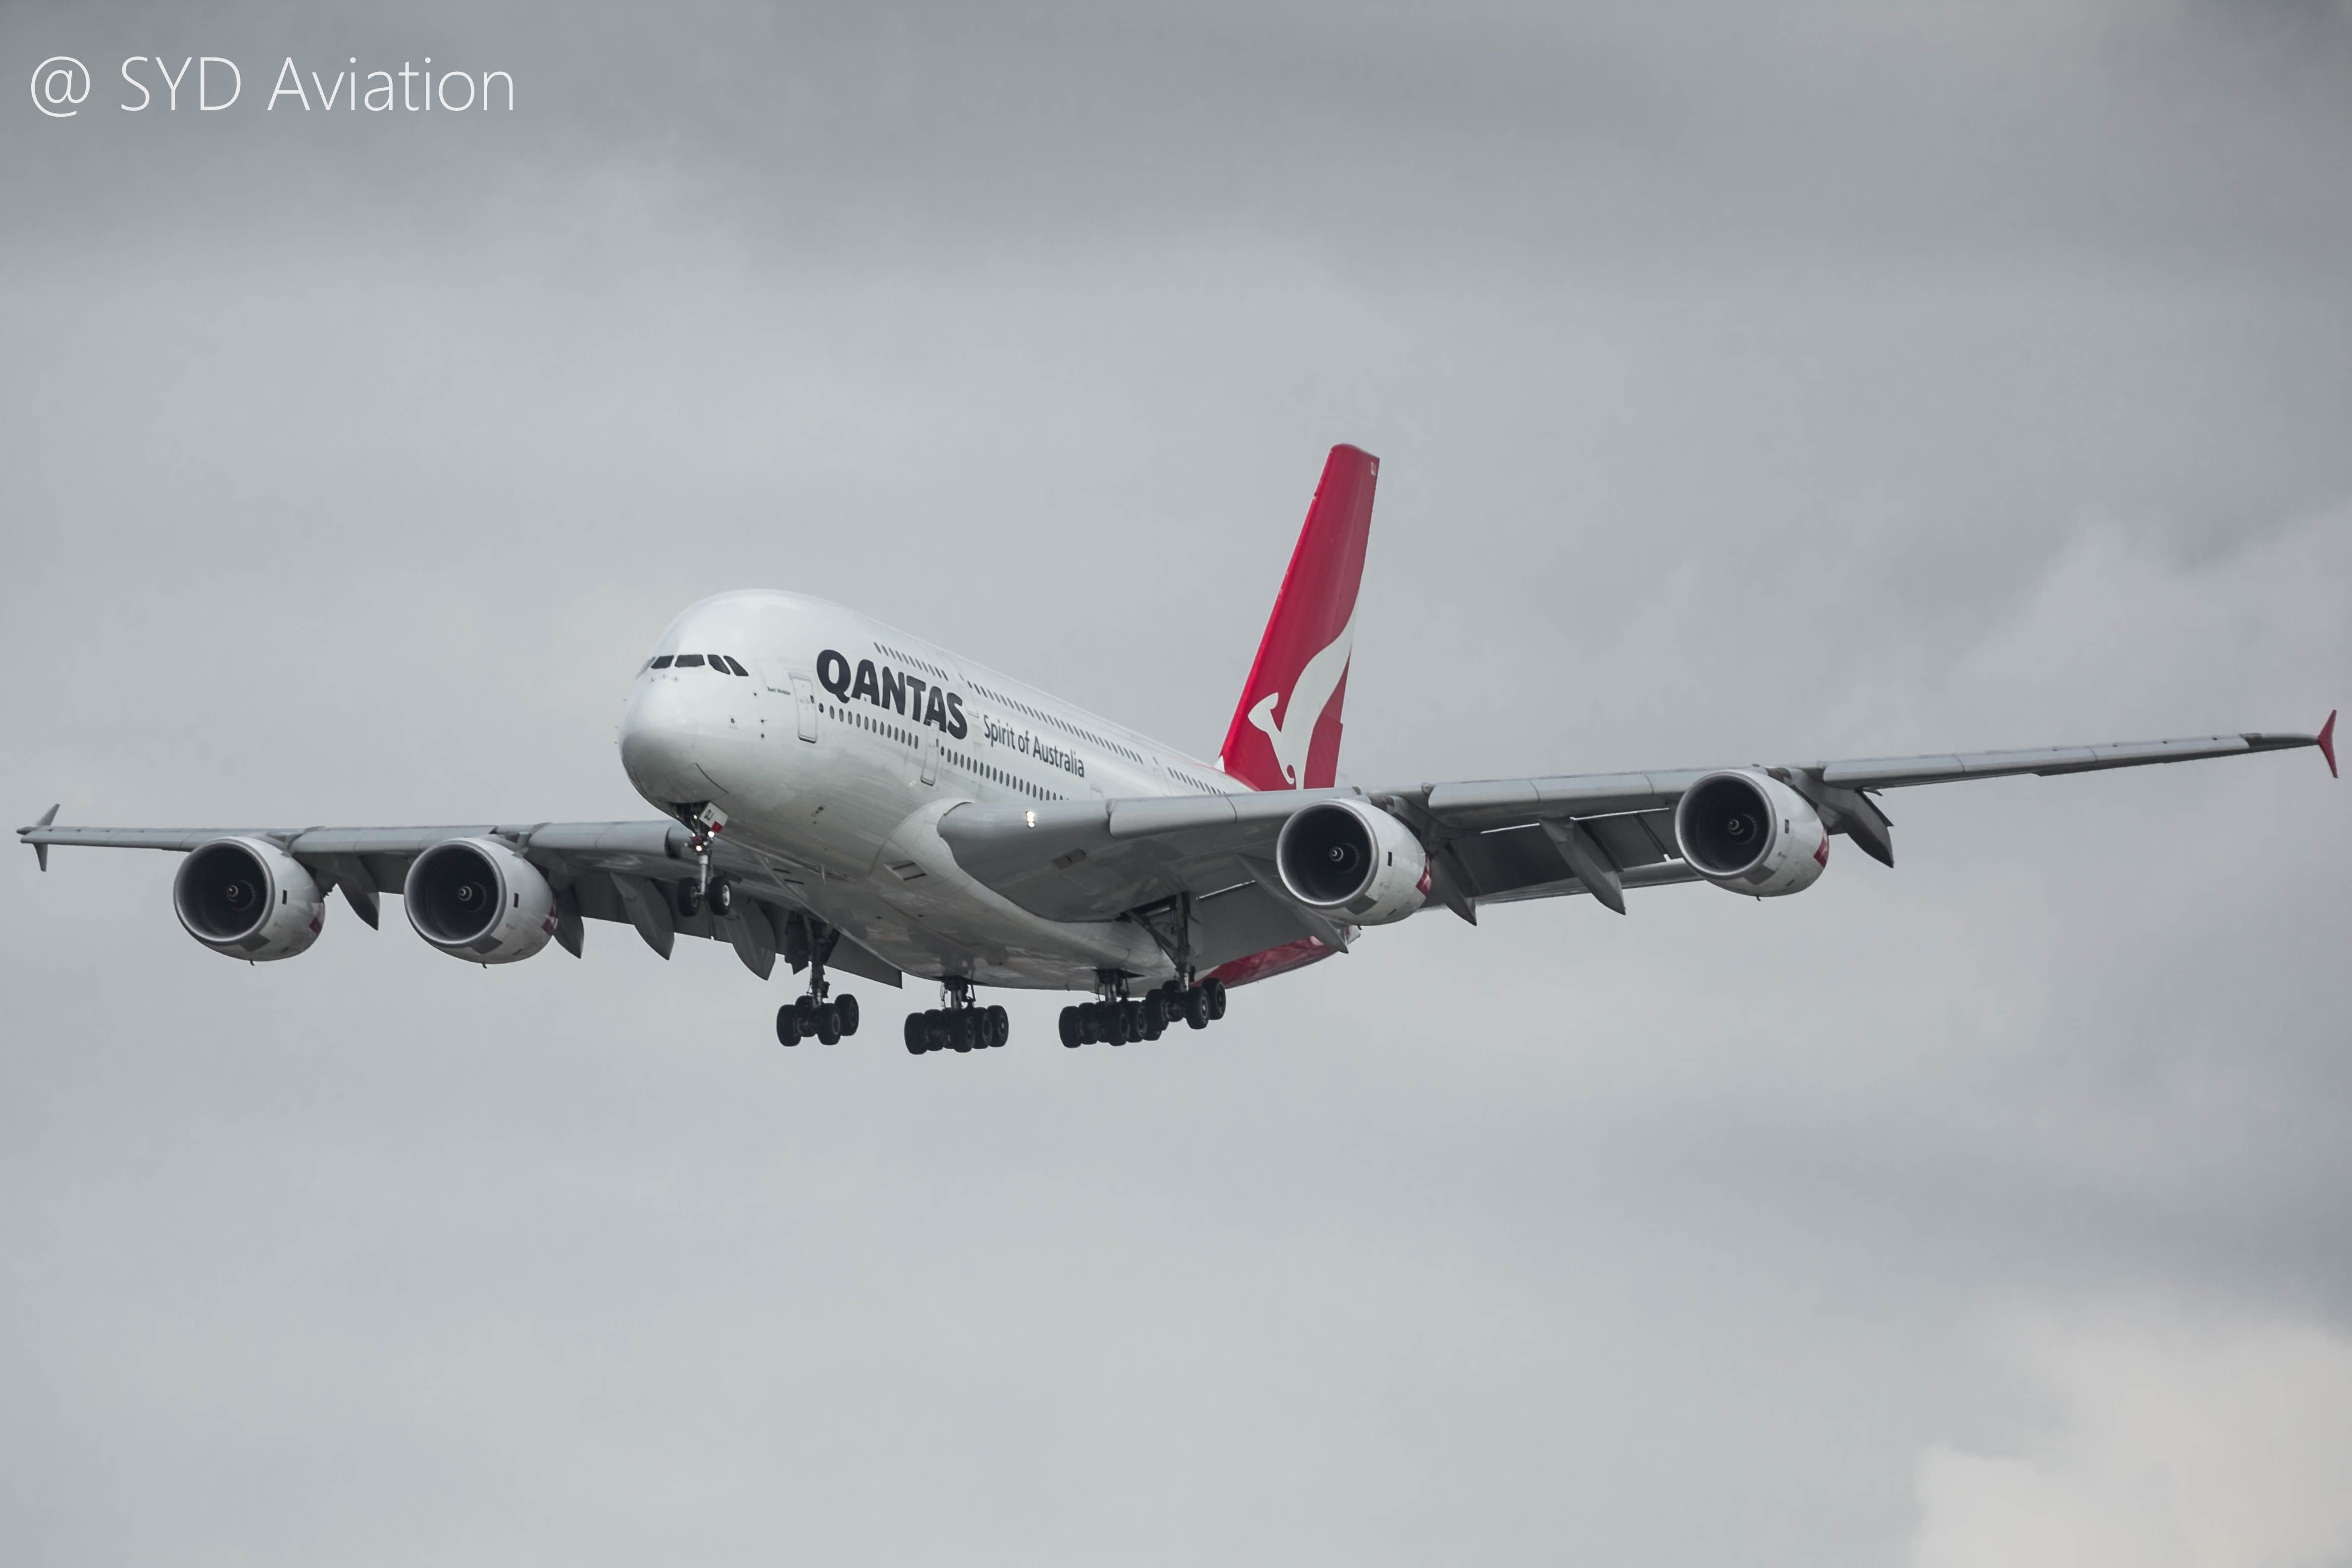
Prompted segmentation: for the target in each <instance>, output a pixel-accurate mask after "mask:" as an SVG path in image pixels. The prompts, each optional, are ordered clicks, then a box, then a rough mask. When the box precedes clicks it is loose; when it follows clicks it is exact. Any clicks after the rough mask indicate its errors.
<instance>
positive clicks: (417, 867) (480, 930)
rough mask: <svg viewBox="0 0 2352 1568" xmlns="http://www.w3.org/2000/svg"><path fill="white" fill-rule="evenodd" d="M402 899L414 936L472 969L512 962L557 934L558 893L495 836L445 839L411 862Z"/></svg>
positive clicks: (529, 954)
mask: <svg viewBox="0 0 2352 1568" xmlns="http://www.w3.org/2000/svg"><path fill="white" fill-rule="evenodd" d="M400 902H401V903H402V904H403V905H404V906H405V907H406V909H407V911H408V923H409V925H413V926H415V928H416V934H417V935H418V936H422V937H424V938H425V940H426V941H427V942H430V943H432V944H433V946H436V947H438V948H440V949H441V951H443V952H444V953H446V954H448V955H449V956H451V957H453V958H463V959H465V960H466V962H467V963H468V964H511V963H514V962H515V961H516V960H518V959H520V958H528V957H530V956H531V955H532V954H534V953H536V952H538V951H539V950H540V949H541V947H544V946H547V939H548V938H549V937H551V936H554V935H555V890H554V889H553V888H551V887H550V886H548V885H547V878H545V877H543V876H541V874H540V873H539V868H538V867H537V866H535V865H533V864H531V863H530V862H529V861H527V860H525V859H523V858H522V856H520V855H519V854H517V853H515V852H514V851H512V850H510V849H509V848H508V847H507V846H506V845H504V844H502V843H500V842H499V841H497V840H496V839H444V840H442V841H440V842H439V843H437V844H435V845H434V846H433V847H432V848H431V849H429V850H426V851H425V852H424V853H423V854H421V855H418V856H417V857H416V859H415V860H414V861H412V862H409V867H408V881H407V882H406V883H404V884H402V887H401V898H400Z"/></svg>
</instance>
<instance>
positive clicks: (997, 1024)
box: [988, 1006, 1013, 1051]
mask: <svg viewBox="0 0 2352 1568" xmlns="http://www.w3.org/2000/svg"><path fill="white" fill-rule="evenodd" d="M1012 1038H1013V1015H1012V1014H1011V1013H1008V1012H1006V1011H1005V1010H1004V1009H1003V1008H1001V1007H993V1006H992V1007H991V1008H990V1009H988V1048H989V1049H990V1050H991V1051H1001V1050H1003V1048H1004V1043H1005V1041H1007V1040H1011V1039H1012Z"/></svg>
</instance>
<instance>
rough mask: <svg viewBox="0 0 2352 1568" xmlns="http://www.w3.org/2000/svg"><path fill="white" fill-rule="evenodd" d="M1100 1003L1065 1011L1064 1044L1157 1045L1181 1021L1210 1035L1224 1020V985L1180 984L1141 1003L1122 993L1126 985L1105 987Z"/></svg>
mask: <svg viewBox="0 0 2352 1568" xmlns="http://www.w3.org/2000/svg"><path fill="white" fill-rule="evenodd" d="M1104 989H1105V991H1106V993H1107V994H1106V995H1105V996H1104V998H1102V1000H1100V1001H1097V1002H1080V1003H1079V1004H1078V1005H1077V1006H1076V1007H1073V1008H1064V1009H1062V1043H1063V1044H1064V1045H1066V1046H1068V1047H1069V1048H1070V1049H1071V1050H1073V1051H1075V1050H1076V1049H1077V1048H1078V1047H1079V1046H1082V1045H1093V1044H1095V1043H1096V1042H1097V1041H1101V1042H1103V1043H1106V1044H1109V1045H1125V1044H1126V1043H1127V1042H1128V1041H1129V1040H1158V1039H1159V1038H1160V1036H1161V1035H1162V1034H1164V1033H1166V1032H1167V1031H1168V1030H1169V1029H1170V1028H1171V1027H1172V1026H1173V1025H1174V1024H1175V1023H1176V1022H1177V1021H1178V1020H1179V1019H1181V1020H1182V1021H1183V1022H1184V1023H1186V1024H1188V1025H1190V1026H1191V1027H1192V1028H1193V1029H1206V1028H1208V1027H1209V1026H1210V1025H1211V1024H1213V1023H1214V1022H1215V1021H1216V1020H1217V1019H1221V1018H1223V1017H1224V1016H1225V983H1224V982H1223V980H1219V979H1215V978H1210V979H1206V980H1202V982H1201V983H1200V984H1198V985H1196V986H1188V985H1186V984H1184V982H1183V981H1182V980H1181V979H1175V980H1171V981H1169V982H1168V983H1167V984H1166V985H1164V986H1157V987H1154V988H1152V989H1150V990H1149V991H1146V992H1144V993H1143V995H1142V996H1141V997H1140V998H1129V997H1128V996H1126V995H1124V994H1123V993H1124V992H1125V990H1126V983H1125V982H1124V981H1120V980H1108V981H1105V982H1104Z"/></svg>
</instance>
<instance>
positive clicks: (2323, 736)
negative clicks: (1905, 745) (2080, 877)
mask: <svg viewBox="0 0 2352 1568" xmlns="http://www.w3.org/2000/svg"><path fill="white" fill-rule="evenodd" d="M2319 755H2320V756H2322V757H2325V758H2327V776H2328V777H2329V778H2330V779H2340V778H2342V777H2343V775H2342V774H2340V773H2338V772H2336V710H2335V709H2334V708H2330V709H2328V710H2327V722H2326V724H2323V725H2321V726H2320V727H2319ZM52 814H54V813H52Z"/></svg>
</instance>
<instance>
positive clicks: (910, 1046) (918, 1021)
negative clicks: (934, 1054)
mask: <svg viewBox="0 0 2352 1568" xmlns="http://www.w3.org/2000/svg"><path fill="white" fill-rule="evenodd" d="M930 1049H931V1044H930V1030H928V1029H926V1028H924V1027H923V1015H922V1014H920V1013H908V1015H907V1054H908V1055H909V1056H920V1055H922V1054H923V1052H925V1051H929V1050H930Z"/></svg>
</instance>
